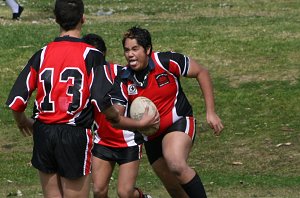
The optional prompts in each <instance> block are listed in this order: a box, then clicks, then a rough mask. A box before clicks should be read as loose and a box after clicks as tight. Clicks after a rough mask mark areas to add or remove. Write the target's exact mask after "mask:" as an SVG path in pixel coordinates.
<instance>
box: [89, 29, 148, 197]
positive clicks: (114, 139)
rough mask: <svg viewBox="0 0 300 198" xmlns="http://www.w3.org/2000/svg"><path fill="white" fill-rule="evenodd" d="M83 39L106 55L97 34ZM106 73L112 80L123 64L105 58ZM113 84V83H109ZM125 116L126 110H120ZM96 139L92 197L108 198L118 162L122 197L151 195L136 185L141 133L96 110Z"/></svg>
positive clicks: (118, 190)
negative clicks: (114, 124)
mask: <svg viewBox="0 0 300 198" xmlns="http://www.w3.org/2000/svg"><path fill="white" fill-rule="evenodd" d="M83 40H84V41H85V42H86V43H88V44H90V45H92V46H94V47H96V48H97V49H98V50H100V51H101V52H102V53H103V54H104V58H105V57H106V53H107V48H106V45H105V42H104V40H103V39H102V37H101V36H99V35H97V34H87V35H85V36H83ZM104 64H105V72H106V75H107V76H108V77H109V79H110V81H111V83H113V82H114V79H115V77H116V76H117V74H118V73H120V72H122V69H123V68H124V67H122V66H120V65H118V64H114V63H109V62H107V61H105V63H104ZM111 86H112V84H111ZM120 113H121V114H122V115H125V116H126V115H127V111H124V112H120ZM94 118H95V139H94V147H93V150H92V153H93V159H92V178H93V192H94V197H95V198H107V197H108V189H109V182H110V178H111V176H112V173H113V171H114V167H115V165H116V163H117V164H119V173H118V188H117V193H118V196H119V197H121V198H127V197H128V198H151V196H149V195H146V194H143V193H142V191H141V190H140V189H138V188H136V187H135V184H136V178H137V175H138V170H139V164H140V158H141V155H142V143H143V137H142V135H141V134H140V133H135V132H132V131H129V130H122V129H116V128H114V127H112V125H111V124H110V123H109V122H108V121H107V120H106V119H105V115H103V114H102V113H99V112H98V111H95V114H94Z"/></svg>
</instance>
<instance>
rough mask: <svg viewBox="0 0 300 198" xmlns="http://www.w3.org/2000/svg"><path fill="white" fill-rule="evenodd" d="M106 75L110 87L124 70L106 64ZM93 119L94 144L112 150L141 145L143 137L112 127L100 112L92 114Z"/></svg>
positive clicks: (111, 64) (117, 66)
mask: <svg viewBox="0 0 300 198" xmlns="http://www.w3.org/2000/svg"><path fill="white" fill-rule="evenodd" d="M104 68H105V71H106V73H109V74H110V75H109V76H110V81H111V87H112V84H113V82H114V80H115V78H116V76H117V75H118V74H120V73H121V72H122V70H124V69H125V67H122V66H120V65H118V64H113V63H106V64H105V66H104ZM125 108H126V109H125V115H124V116H127V113H128V108H127V106H126V107H125ZM94 113H95V114H94V119H95V125H94V126H95V128H94V129H95V132H96V133H95V138H94V143H95V144H99V145H103V146H108V147H114V148H126V147H130V146H136V145H140V144H142V143H143V141H144V140H143V136H142V135H141V134H140V133H135V132H133V131H129V130H123V129H116V128H114V127H112V125H111V124H110V122H108V121H107V120H106V117H105V115H104V114H102V113H101V112H98V111H95V112H94Z"/></svg>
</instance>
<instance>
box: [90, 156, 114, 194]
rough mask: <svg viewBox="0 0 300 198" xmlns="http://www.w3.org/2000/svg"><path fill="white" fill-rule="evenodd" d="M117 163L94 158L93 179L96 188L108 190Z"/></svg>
mask: <svg viewBox="0 0 300 198" xmlns="http://www.w3.org/2000/svg"><path fill="white" fill-rule="evenodd" d="M114 167H115V162H110V161H106V160H103V159H100V158H98V157H95V156H93V158H92V178H93V185H94V188H100V189H103V188H106V187H108V185H109V181H110V178H111V175H112V173H113V170H114Z"/></svg>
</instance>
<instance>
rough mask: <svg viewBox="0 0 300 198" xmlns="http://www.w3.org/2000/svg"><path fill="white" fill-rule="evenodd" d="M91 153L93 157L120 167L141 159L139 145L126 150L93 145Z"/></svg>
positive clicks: (140, 147)
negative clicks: (114, 163)
mask: <svg viewBox="0 0 300 198" xmlns="http://www.w3.org/2000/svg"><path fill="white" fill-rule="evenodd" d="M92 153H93V156H94V157H98V158H100V159H102V160H105V161H111V162H116V163H118V164H119V165H121V164H125V163H129V162H133V161H136V160H139V159H141V157H142V145H141V144H140V145H137V146H131V147H126V148H114V147H108V146H103V145H99V144H94V148H93V150H92Z"/></svg>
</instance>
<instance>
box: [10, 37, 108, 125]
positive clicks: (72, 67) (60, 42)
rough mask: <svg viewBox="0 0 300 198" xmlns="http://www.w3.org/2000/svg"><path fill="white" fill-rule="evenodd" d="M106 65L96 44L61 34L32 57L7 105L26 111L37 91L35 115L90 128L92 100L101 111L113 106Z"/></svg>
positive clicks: (49, 121) (46, 120) (55, 121)
mask: <svg viewBox="0 0 300 198" xmlns="http://www.w3.org/2000/svg"><path fill="white" fill-rule="evenodd" d="M103 65H104V57H103V54H102V53H101V52H100V51H98V50H97V49H95V48H94V47H92V46H90V45H88V44H86V43H84V42H83V41H82V40H81V39H79V38H74V37H68V36H66V37H58V38H56V39H55V40H54V41H53V42H50V43H49V44H48V45H46V46H45V47H43V48H42V49H41V50H39V51H38V52H36V53H35V54H34V55H33V56H32V57H31V59H30V60H29V61H28V63H27V65H26V66H25V68H24V69H23V70H22V72H21V73H20V75H19V76H18V78H17V80H16V82H15V84H14V85H13V87H12V89H11V92H10V94H9V97H8V99H7V101H6V104H7V105H8V106H9V107H10V108H11V109H12V110H14V111H20V112H21V111H24V110H25V108H26V106H27V103H28V100H29V98H30V96H31V94H32V92H33V91H34V90H36V98H35V102H34V106H35V107H34V115H33V117H34V118H36V119H38V120H40V121H41V122H43V123H46V124H51V123H56V124H59V123H61V124H70V125H76V126H83V127H86V128H90V127H91V125H92V123H93V107H92V105H91V103H93V104H94V105H95V106H96V108H97V109H98V110H99V111H103V110H105V109H106V108H108V107H109V106H111V105H112V103H111V100H110V96H109V95H108V92H109V87H110V81H109V79H108V76H107V75H106V73H105V72H104V67H103ZM108 85H109V86H108Z"/></svg>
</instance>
